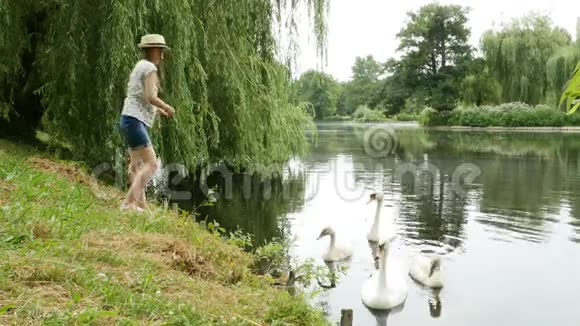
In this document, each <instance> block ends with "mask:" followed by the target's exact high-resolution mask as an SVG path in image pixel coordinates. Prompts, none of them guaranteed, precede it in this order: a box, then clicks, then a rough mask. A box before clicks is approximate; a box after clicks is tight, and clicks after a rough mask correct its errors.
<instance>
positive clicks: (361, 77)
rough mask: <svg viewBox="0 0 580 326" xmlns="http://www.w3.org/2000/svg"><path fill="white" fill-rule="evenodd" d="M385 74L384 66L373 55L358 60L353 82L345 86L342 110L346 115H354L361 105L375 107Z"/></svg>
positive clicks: (353, 69) (354, 69) (353, 72)
mask: <svg viewBox="0 0 580 326" xmlns="http://www.w3.org/2000/svg"><path fill="white" fill-rule="evenodd" d="M383 73H384V67H383V65H382V64H381V63H380V62H378V61H376V60H375V58H374V57H373V56H372V55H369V56H366V57H357V58H356V60H355V63H354V66H353V67H352V80H351V81H349V82H347V83H345V84H344V95H343V100H342V101H343V102H342V103H341V108H342V110H343V111H344V113H345V114H352V113H353V112H354V111H355V110H356V109H357V108H358V107H359V106H361V105H367V106H370V107H374V106H375V104H376V100H377V96H378V94H379V93H380V89H381V82H380V78H381V76H382V75H383Z"/></svg>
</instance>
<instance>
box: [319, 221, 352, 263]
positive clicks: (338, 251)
mask: <svg viewBox="0 0 580 326" xmlns="http://www.w3.org/2000/svg"><path fill="white" fill-rule="evenodd" d="M326 236H330V245H329V246H328V249H326V251H325V252H324V254H323V255H322V258H323V259H324V261H325V262H327V263H330V262H336V261H343V260H347V259H349V258H350V257H352V249H351V248H350V247H348V246H346V245H343V244H337V243H336V233H335V232H334V229H332V228H331V227H325V228H324V229H323V230H322V232H320V235H319V236H318V239H317V240H320V239H322V238H324V237H326Z"/></svg>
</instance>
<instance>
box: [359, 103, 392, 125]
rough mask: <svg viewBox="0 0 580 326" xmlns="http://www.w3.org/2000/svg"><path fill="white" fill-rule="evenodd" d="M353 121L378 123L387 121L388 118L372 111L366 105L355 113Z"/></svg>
mask: <svg viewBox="0 0 580 326" xmlns="http://www.w3.org/2000/svg"><path fill="white" fill-rule="evenodd" d="M352 117H353V119H354V120H355V121H358V122H378V121H387V120H388V119H387V117H385V115H384V114H383V113H382V112H380V111H376V110H371V109H370V108H369V107H368V106H366V105H361V106H359V107H358V109H356V111H354V113H353V115H352Z"/></svg>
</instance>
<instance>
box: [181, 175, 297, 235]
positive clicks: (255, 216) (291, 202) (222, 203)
mask: <svg viewBox="0 0 580 326" xmlns="http://www.w3.org/2000/svg"><path fill="white" fill-rule="evenodd" d="M207 184H208V186H209V187H210V188H214V187H216V188H217V189H218V190H217V192H218V193H220V195H221V198H220V199H219V200H218V201H217V202H216V203H215V205H214V206H211V207H202V209H201V211H200V213H201V216H200V218H201V219H205V218H206V217H208V219H209V220H215V221H217V222H218V223H219V224H220V225H221V226H223V227H224V228H225V229H227V230H236V228H238V227H239V228H240V229H242V231H244V232H246V233H250V234H252V235H253V236H254V242H255V244H257V245H261V244H264V243H266V242H268V241H271V240H272V239H274V238H280V239H287V238H288V237H289V236H290V234H288V233H289V232H290V226H289V221H287V220H286V219H283V218H284V217H285V216H286V215H287V214H288V213H292V212H295V211H297V210H299V209H300V208H301V207H302V206H303V205H304V192H305V176H304V174H303V173H295V174H290V175H289V176H285V177H272V178H262V177H261V176H259V175H255V174H254V175H252V176H251V177H246V176H244V175H239V174H236V175H234V176H233V177H232V191H231V194H230V196H226V195H225V188H226V187H225V181H224V178H223V177H222V176H221V175H220V174H214V175H212V176H210V177H208V181H207ZM195 197H196V198H195V199H197V200H200V199H201V198H202V197H201V194H199V193H198V195H197V196H195ZM224 197H228V198H224ZM183 204H184V205H183V207H184V208H185V209H190V210H191V209H192V208H193V207H195V206H196V205H199V203H193V202H188V203H183Z"/></svg>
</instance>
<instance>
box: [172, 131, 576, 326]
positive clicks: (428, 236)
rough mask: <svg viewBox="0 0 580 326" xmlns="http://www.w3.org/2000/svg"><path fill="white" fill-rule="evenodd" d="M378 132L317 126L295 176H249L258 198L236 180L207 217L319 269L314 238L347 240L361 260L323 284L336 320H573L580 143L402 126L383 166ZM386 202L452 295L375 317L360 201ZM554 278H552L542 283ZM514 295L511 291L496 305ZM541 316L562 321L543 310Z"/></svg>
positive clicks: (333, 270)
mask: <svg viewBox="0 0 580 326" xmlns="http://www.w3.org/2000/svg"><path fill="white" fill-rule="evenodd" d="M368 128H369V126H368V125H360V124H321V125H319V134H318V139H317V141H316V142H315V143H313V144H312V147H311V152H310V154H309V155H308V156H306V157H303V158H301V159H300V160H299V163H300V164H299V165H300V169H299V171H298V172H293V173H291V174H289V175H284V176H283V177H280V178H275V179H272V180H270V181H269V182H267V183H266V182H264V179H261V178H259V177H252V179H251V181H252V182H251V185H252V186H251V191H250V192H249V194H250V196H247V194H248V192H247V189H246V188H245V186H244V183H243V182H241V181H240V180H242V179H238V181H237V182H234V183H233V191H232V193H233V195H232V196H231V197H230V198H227V199H224V198H221V199H220V200H219V201H218V203H217V205H216V206H214V207H212V208H209V210H208V211H206V212H204V214H207V215H209V216H211V217H212V218H216V219H217V220H218V222H220V224H221V225H223V226H225V227H226V228H229V229H235V228H236V226H240V227H241V228H242V229H244V230H245V231H246V232H251V233H253V234H254V235H255V238H256V242H258V243H263V242H264V241H268V240H270V239H273V238H285V239H290V238H293V237H296V238H297V241H296V245H295V246H294V247H293V248H292V249H291V253H292V254H293V255H295V256H298V257H300V258H310V257H314V258H317V259H318V258H319V257H320V256H321V252H322V250H323V248H322V247H324V246H326V244H321V243H317V242H316V240H314V239H315V238H316V236H317V235H318V232H319V231H320V229H321V228H322V227H323V226H325V225H328V224H329V223H331V224H332V225H333V227H334V226H336V227H337V228H342V230H346V231H348V232H346V234H347V235H351V236H352V238H353V247H354V250H355V254H354V256H353V260H352V262H351V263H350V264H351V266H350V270H349V272H348V273H347V274H346V275H344V276H342V275H340V277H337V266H334V265H332V266H327V267H328V268H329V272H330V273H329V275H331V277H329V278H328V279H322V280H319V281H320V282H319V285H320V286H321V287H323V288H327V289H329V290H328V291H324V292H323V293H322V294H321V296H320V297H319V298H318V300H317V303H318V304H320V305H321V306H323V307H324V310H325V311H326V312H327V313H328V314H329V316H331V318H332V320H333V321H335V320H338V319H339V312H340V310H341V309H354V316H355V325H369V324H372V323H375V322H376V323H377V324H378V325H386V324H387V321H389V322H391V321H392V322H393V323H397V324H400V325H423V324H425V323H428V322H429V321H432V320H433V319H434V318H437V319H439V321H440V322H441V323H443V324H445V325H465V324H470V325H493V324H534V323H536V324H539V325H540V324H549V323H553V322H556V324H558V321H566V320H571V319H566V318H565V317H563V316H566V317H570V318H571V317H572V316H575V315H576V314H575V311H576V310H575V308H574V307H572V306H573V302H572V301H573V300H571V299H570V298H571V297H573V295H574V294H575V293H577V292H578V291H580V288H578V286H577V285H576V284H575V283H574V284H568V285H561V284H557V283H558V282H556V281H552V279H555V280H558V279H566V278H573V277H575V276H573V275H576V274H578V273H580V266H578V263H577V261H580V257H578V254H577V253H578V251H577V249H578V247H577V246H578V244H580V136H579V135H577V134H548V133H542V134H533V133H486V132H444V131H431V130H424V129H420V128H411V127H408V126H405V127H402V128H399V127H396V138H397V140H398V142H397V146H396V147H395V148H394V151H393V155H390V156H388V157H386V158H375V157H372V156H370V155H368V154H367V153H366V152H365V147H364V143H363V142H364V137H365V131H366V130H367V129H368ZM465 163H469V164H471V165H472V166H475V167H477V168H478V169H479V171H480V172H481V173H480V174H479V175H478V176H477V178H474V179H473V180H472V182H467V183H466V182H465V178H463V177H461V175H460V176H459V178H458V173H457V171H458V169H459V168H460V167H461V166H463V164H465ZM238 178H241V177H238ZM210 186H217V188H218V192H219V191H223V187H224V185H223V182H222V181H220V178H219V177H216V178H215V179H214V180H211V182H210ZM377 189H380V190H383V191H384V193H385V206H384V207H383V208H384V209H383V213H384V215H383V216H393V215H396V217H395V218H394V223H395V225H396V227H397V229H398V235H399V237H400V240H401V241H397V242H398V243H400V245H401V248H399V249H401V251H402V252H403V254H409V255H411V254H413V253H417V252H434V253H437V254H438V255H441V256H442V257H445V261H446V273H447V272H448V271H449V273H450V274H446V282H447V279H449V281H450V283H449V286H448V284H447V283H446V288H445V289H444V290H443V291H442V292H430V291H426V290H424V289H418V287H417V286H413V287H412V290H411V293H410V297H409V299H408V301H407V303H406V305H407V306H409V307H408V308H409V309H407V310H408V311H406V312H405V313H396V312H391V313H387V314H384V313H375V314H372V315H371V314H369V312H368V311H367V310H366V308H364V306H363V305H362V304H361V302H360V287H361V285H362V284H363V282H364V280H365V279H366V278H368V276H369V275H370V274H371V273H372V271H373V270H375V268H376V266H375V263H376V261H375V259H374V257H375V256H376V247H375V248H373V245H371V244H368V242H367V241H366V239H365V235H366V232H367V231H368V226H367V225H365V217H367V218H368V219H370V218H371V217H372V216H373V214H372V213H373V212H372V211H371V210H372V207H368V206H366V205H365V203H366V200H365V199H366V198H363V196H366V195H368V193H369V192H371V191H375V190H377ZM244 191H246V193H245V194H246V195H244ZM187 205H190V206H193V204H190V203H184V206H187ZM395 208H397V209H398V211H399V212H398V214H395V213H393V211H394V210H395ZM367 222H368V220H367ZM341 234H342V233H341ZM369 253H370V255H369ZM558 259H560V260H558ZM547 262H549V263H547ZM320 263H321V264H322V261H320ZM447 263H449V265H447ZM535 264H540V265H541V266H536V265H535ZM569 265H571V266H572V267H569ZM447 266H449V268H447ZM544 274H546V275H552V276H553V277H552V276H550V279H547V280H546V281H545V282H540V283H534V282H535V281H536V280H537V279H538V278H542V277H544ZM482 276H485V277H482ZM337 280H338V281H337ZM529 284H534V287H533V289H530V286H529ZM503 288H509V290H510V291H504V292H502V295H501V296H497V293H496V292H497V291H500V290H502V289H503ZM413 291H415V292H413ZM554 293H558V298H555V297H554ZM559 298H561V300H560V299H559ZM558 300H560V301H558ZM443 301H444V302H445V306H446V308H445V313H443V309H442V302H443ZM554 301H558V304H557V305H555V303H554ZM513 302H518V303H521V304H519V305H518V306H517V307H513ZM539 302H543V303H539ZM482 306H489V307H490V309H491V311H493V310H495V309H501V308H505V307H508V306H509V307H511V308H510V309H516V310H517V313H513V314H511V315H510V316H512V317H509V316H506V315H502V314H490V313H486V312H485V311H484V310H483V309H481V307H482ZM544 306H557V307H558V308H557V309H553V310H550V309H548V310H546V309H544V310H542V309H538V308H539V307H544ZM519 307H521V309H520V308H519ZM529 307H531V308H533V309H529ZM426 308H427V309H426ZM518 309H519V310H518ZM528 309H529V310H528ZM530 310H531V311H530ZM500 315H501V316H500ZM532 315H533V316H534V318H532V317H530V316H532ZM546 316H547V317H546ZM500 317H501V318H503V319H501V320H500V319H498V318H500ZM526 317H527V319H526ZM530 321H532V322H531V323H530ZM560 324H565V322H564V323H560Z"/></svg>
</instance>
